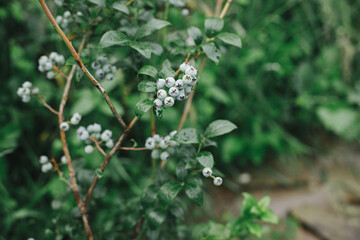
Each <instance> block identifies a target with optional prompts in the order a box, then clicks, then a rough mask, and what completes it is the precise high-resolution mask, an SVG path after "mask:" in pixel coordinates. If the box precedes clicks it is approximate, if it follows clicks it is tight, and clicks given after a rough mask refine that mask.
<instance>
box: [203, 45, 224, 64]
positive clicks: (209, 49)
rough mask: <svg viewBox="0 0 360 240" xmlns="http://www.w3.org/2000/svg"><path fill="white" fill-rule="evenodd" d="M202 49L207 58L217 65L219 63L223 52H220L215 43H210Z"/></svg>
mask: <svg viewBox="0 0 360 240" xmlns="http://www.w3.org/2000/svg"><path fill="white" fill-rule="evenodd" d="M202 49H203V50H204V52H205V54H206V56H208V58H210V59H211V60H212V61H214V62H215V63H219V60H220V57H221V52H220V50H219V49H218V48H217V47H216V46H215V43H213V42H210V43H207V44H205V45H203V46H202Z"/></svg>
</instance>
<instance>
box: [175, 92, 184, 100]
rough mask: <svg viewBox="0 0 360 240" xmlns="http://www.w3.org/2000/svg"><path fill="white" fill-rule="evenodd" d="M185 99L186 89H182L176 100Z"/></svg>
mask: <svg viewBox="0 0 360 240" xmlns="http://www.w3.org/2000/svg"><path fill="white" fill-rule="evenodd" d="M184 99H185V91H184V90H180V93H179V96H177V98H176V100H178V101H182V100H184Z"/></svg>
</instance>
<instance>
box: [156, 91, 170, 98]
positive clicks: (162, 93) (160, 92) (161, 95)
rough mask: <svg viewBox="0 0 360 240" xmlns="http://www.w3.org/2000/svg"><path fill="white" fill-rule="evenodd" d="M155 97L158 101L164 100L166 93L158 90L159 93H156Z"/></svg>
mask: <svg viewBox="0 0 360 240" xmlns="http://www.w3.org/2000/svg"><path fill="white" fill-rule="evenodd" d="M156 95H157V97H158V98H159V99H164V98H166V96H167V93H166V91H165V90H164V89H160V90H159V91H157V94H156Z"/></svg>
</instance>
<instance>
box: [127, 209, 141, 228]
mask: <svg viewBox="0 0 360 240" xmlns="http://www.w3.org/2000/svg"><path fill="white" fill-rule="evenodd" d="M139 218H140V216H139V214H138V213H136V212H133V213H130V214H127V215H126V216H125V219H124V227H125V229H132V228H133V227H134V226H135V225H136V223H137V221H138V220H139Z"/></svg>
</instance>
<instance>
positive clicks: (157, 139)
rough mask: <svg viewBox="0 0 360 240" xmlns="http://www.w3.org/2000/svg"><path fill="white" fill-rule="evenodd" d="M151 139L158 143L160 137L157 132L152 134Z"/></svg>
mask: <svg viewBox="0 0 360 240" xmlns="http://www.w3.org/2000/svg"><path fill="white" fill-rule="evenodd" d="M153 139H154V140H155V142H156V143H159V142H160V141H161V140H162V137H160V135H159V134H155V135H154V136H153Z"/></svg>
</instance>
